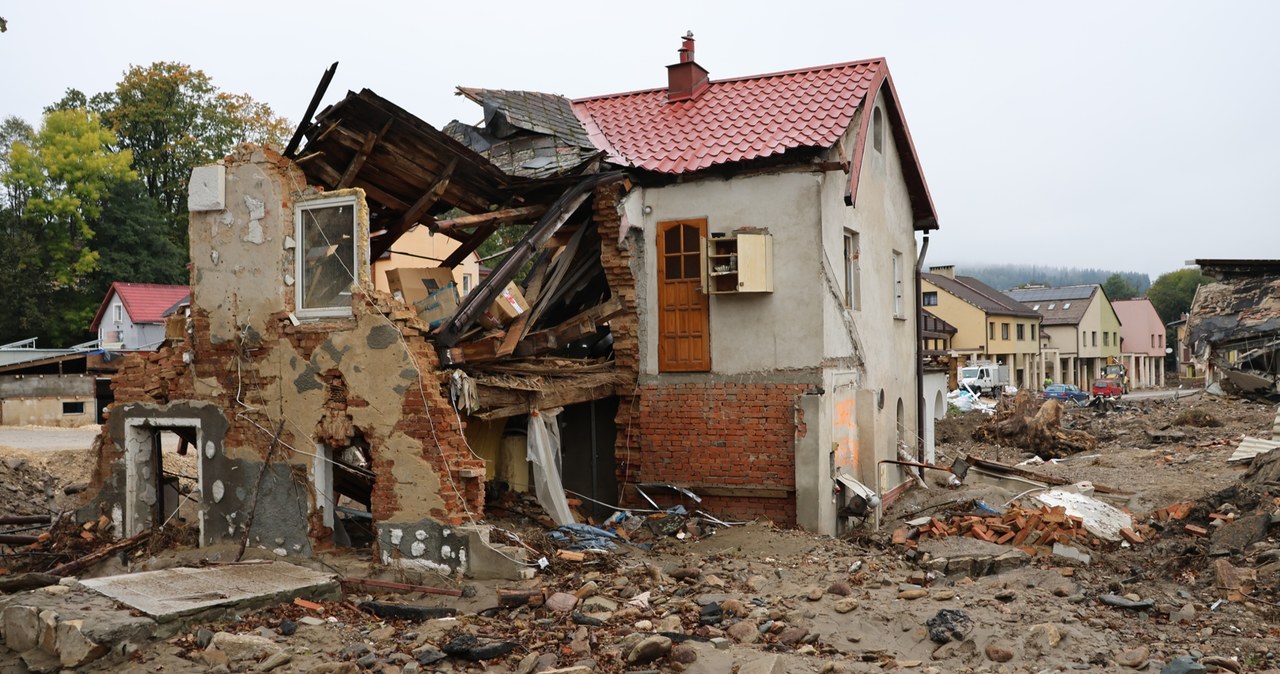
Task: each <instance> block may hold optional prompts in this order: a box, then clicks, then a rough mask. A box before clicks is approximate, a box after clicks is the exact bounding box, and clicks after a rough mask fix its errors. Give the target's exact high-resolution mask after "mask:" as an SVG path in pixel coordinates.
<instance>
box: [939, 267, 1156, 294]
mask: <svg viewBox="0 0 1280 674" xmlns="http://www.w3.org/2000/svg"><path fill="white" fill-rule="evenodd" d="M956 274H960V275H964V276H972V277H974V278H976V279H978V280H979V281H982V282H983V283H985V284H987V285H989V286H991V287H993V288H997V289H999V290H1009V289H1010V288H1017V287H1018V286H1021V285H1024V284H1027V283H1032V284H1037V285H1045V286H1050V287H1059V286H1074V285H1086V284H1090V283H1098V284H1102V283H1104V282H1106V280H1107V277H1109V276H1111V275H1112V274H1119V275H1120V276H1121V277H1123V278H1124V279H1125V280H1126V281H1128V282H1129V283H1130V284H1132V285H1133V287H1134V288H1137V290H1138V296H1139V297H1141V296H1142V294H1143V293H1145V292H1147V288H1149V287H1151V278H1150V277H1149V276H1147V275H1146V274H1141V273H1138V272H1132V271H1116V270H1112V269H1078V268H1075V267H1046V266H1040V265H1027V264H988V265H975V264H966V265H956Z"/></svg>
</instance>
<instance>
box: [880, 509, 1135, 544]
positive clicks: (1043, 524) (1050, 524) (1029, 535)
mask: <svg viewBox="0 0 1280 674" xmlns="http://www.w3.org/2000/svg"><path fill="white" fill-rule="evenodd" d="M1120 535H1121V536H1123V537H1124V538H1125V540H1127V541H1129V542H1130V543H1132V544H1137V543H1141V542H1142V541H1143V538H1142V536H1141V535H1140V534H1138V533H1137V532H1135V531H1134V530H1132V529H1123V530H1121V532H1120ZM949 536H967V537H969V538H976V539H978V540H980V541H987V542H988V543H997V544H1000V545H1005V544H1007V545H1012V546H1014V547H1016V548H1018V549H1019V550H1022V551H1023V552H1025V553H1027V554H1028V555H1032V556H1035V555H1036V554H1037V553H1041V552H1044V551H1047V550H1049V549H1051V548H1052V547H1053V544H1054V543H1061V544H1063V545H1073V544H1074V545H1087V546H1090V547H1096V546H1098V545H1099V543H1100V541H1099V540H1098V539H1097V538H1096V537H1095V536H1093V535H1092V534H1090V533H1089V532H1087V531H1085V528H1084V521H1083V520H1082V519H1081V518H1079V517H1076V516H1072V515H1068V514H1067V511H1066V508H1063V507H1062V506H1053V507H1049V506H1040V507H1039V508H1030V507H1024V506H1017V505H1015V506H1011V507H1010V508H1009V509H1008V510H1007V511H1005V513H1004V514H1003V515H990V516H983V515H956V516H954V517H952V518H951V519H950V520H947V521H943V520H940V519H938V518H936V517H931V518H929V521H928V522H926V523H925V524H922V525H920V526H918V527H915V528H914V529H898V530H897V531H894V532H893V542H894V544H896V545H906V546H908V547H915V545H916V541H917V540H919V539H921V538H930V537H932V538H946V537H949Z"/></svg>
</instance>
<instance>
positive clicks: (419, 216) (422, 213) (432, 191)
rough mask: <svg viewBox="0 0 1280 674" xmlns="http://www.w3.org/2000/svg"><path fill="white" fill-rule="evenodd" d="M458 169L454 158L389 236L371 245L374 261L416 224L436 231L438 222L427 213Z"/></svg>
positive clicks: (406, 212) (401, 218)
mask: <svg viewBox="0 0 1280 674" xmlns="http://www.w3.org/2000/svg"><path fill="white" fill-rule="evenodd" d="M457 167H458V158H457V157H454V158H453V161H451V162H449V165H448V166H446V167H445V169H444V170H443V171H441V172H440V175H438V176H436V181H435V182H434V183H432V185H431V187H428V188H427V191H426V192H424V193H423V194H422V196H421V197H418V200H417V201H415V202H414V203H413V205H412V206H410V207H409V208H408V210H406V211H405V212H404V215H402V216H401V217H400V220H399V222H396V223H393V224H392V225H391V226H390V227H388V228H387V235H386V236H385V237H382V238H380V239H378V240H377V241H376V242H374V243H373V244H372V245H371V248H372V250H371V251H370V252H371V253H372V255H373V259H375V260H376V259H378V256H379V255H382V253H383V252H385V251H386V250H387V249H388V248H390V247H391V244H393V243H395V242H396V239H399V238H400V235H401V234H404V233H405V232H407V231H409V228H410V227H413V226H414V225H416V224H419V223H422V224H424V225H426V226H427V227H428V228H429V229H430V230H431V231H432V232H435V231H436V220H435V218H433V217H431V216H430V215H428V214H427V211H429V210H430V209H431V207H432V206H434V205H435V203H436V202H437V201H439V200H440V196H441V195H443V194H444V191H445V190H446V189H448V188H449V180H450V179H451V178H452V177H453V170H454V169H455V168H457Z"/></svg>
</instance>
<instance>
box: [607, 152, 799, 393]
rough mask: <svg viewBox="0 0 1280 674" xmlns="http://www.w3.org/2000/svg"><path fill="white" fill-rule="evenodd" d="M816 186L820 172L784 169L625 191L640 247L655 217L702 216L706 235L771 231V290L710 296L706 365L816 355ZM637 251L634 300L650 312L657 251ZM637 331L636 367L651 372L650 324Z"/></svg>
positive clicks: (795, 363)
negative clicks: (639, 264)
mask: <svg viewBox="0 0 1280 674" xmlns="http://www.w3.org/2000/svg"><path fill="white" fill-rule="evenodd" d="M820 186H821V178H820V177H819V176H815V175H812V174H802V173H788V174H774V175H759V176H753V177H747V178H734V179H730V180H724V179H720V178H708V179H704V180H698V181H692V182H686V183H677V184H673V185H667V186H663V187H650V188H644V187H641V188H637V189H635V190H633V191H632V192H631V193H630V194H629V195H628V196H627V197H626V199H625V201H624V209H625V212H626V218H627V220H628V221H629V222H630V223H634V224H635V225H637V226H640V227H642V228H643V232H644V239H643V241H644V244H643V245H644V248H646V249H650V250H656V249H657V239H656V237H657V234H656V232H657V225H658V223H659V222H664V221H668V220H684V219H691V218H706V220H707V235H708V236H710V235H711V234H712V233H715V232H723V233H726V234H728V233H732V232H733V230H735V229H737V228H739V227H759V228H766V229H768V230H769V233H770V234H772V235H773V292H771V293H739V294H729V295H712V296H710V298H709V299H710V302H709V304H710V316H711V320H710V324H711V328H710V332H711V369H712V372H714V373H716V374H718V375H733V374H743V373H748V372H760V371H769V370H779V369H791V368H809V367H813V365H814V364H815V363H816V362H818V361H819V360H820V359H821V354H822V333H821V330H820V329H819V325H820V323H821V316H822V309H821V307H822V304H821V302H822V298H821V296H820V295H819V294H818V292H817V288H818V286H817V285H816V284H818V283H820V282H821V280H822V277H821V275H820V274H821V269H820V268H817V267H816V265H815V260H814V255H815V251H816V250H817V248H818V240H819V239H818V236H819V233H818V230H819V227H820V220H819V210H820V209H819V204H818V199H819V188H820ZM646 208H648V209H651V210H650V212H648V213H646V212H645V210H646ZM641 259H642V261H643V271H642V272H641V276H639V278H640V279H643V281H642V282H641V283H638V284H637V285H638V286H643V288H644V290H643V292H638V293H637V302H638V304H639V307H638V308H639V310H640V314H641V315H642V316H651V317H656V316H657V315H658V303H657V292H658V291H657V284H658V281H657V275H658V268H657V259H656V255H645V256H643V258H641ZM655 320H656V319H655ZM640 336H641V338H642V342H641V349H640V372H641V374H642V375H656V374H658V340H657V335H656V330H655V329H654V328H653V327H652V326H650V328H649V329H648V330H645V331H644V332H642V333H641V335H640Z"/></svg>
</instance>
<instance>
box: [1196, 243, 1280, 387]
mask: <svg viewBox="0 0 1280 674" xmlns="http://www.w3.org/2000/svg"><path fill="white" fill-rule="evenodd" d="M1195 264H1197V265H1199V267H1200V271H1201V273H1203V274H1204V275H1206V276H1209V277H1212V278H1213V279H1214V282H1213V283H1209V284H1206V285H1202V286H1200V287H1198V288H1197V289H1196V294H1195V298H1194V299H1193V300H1192V303H1191V313H1190V314H1189V315H1188V317H1187V319H1186V321H1187V327H1186V330H1187V334H1188V340H1189V341H1190V344H1191V351H1192V354H1193V358H1194V360H1195V363H1196V366H1197V367H1198V368H1203V369H1204V371H1205V373H1206V375H1205V384H1206V385H1209V384H1212V383H1213V382H1215V381H1216V382H1221V383H1223V384H1224V386H1226V387H1228V388H1231V389H1233V390H1235V391H1238V392H1241V393H1245V394H1249V395H1257V396H1261V397H1265V398H1270V399H1272V400H1277V399H1280V260H1207V259H1206V260H1195Z"/></svg>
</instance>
